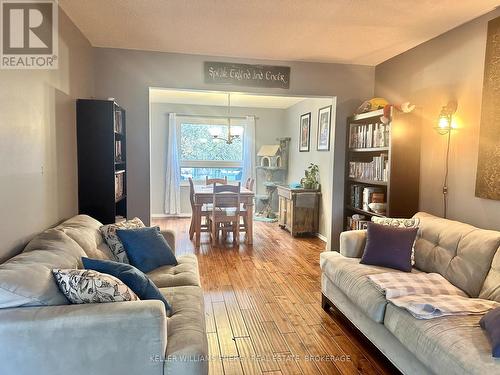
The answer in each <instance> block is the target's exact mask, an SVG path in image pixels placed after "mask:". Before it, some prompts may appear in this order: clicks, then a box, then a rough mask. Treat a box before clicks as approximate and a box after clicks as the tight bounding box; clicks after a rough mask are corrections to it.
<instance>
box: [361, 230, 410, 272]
mask: <svg viewBox="0 0 500 375" xmlns="http://www.w3.org/2000/svg"><path fill="white" fill-rule="evenodd" d="M416 235H417V228H399V227H393V226H388V225H381V224H376V223H368V229H367V235H366V246H365V251H364V252H363V256H362V257H361V261H360V263H361V264H370V265H373V266H381V267H388V268H394V269H396V270H400V271H404V272H411V268H412V267H411V253H412V249H413V243H414V242H415V236H416Z"/></svg>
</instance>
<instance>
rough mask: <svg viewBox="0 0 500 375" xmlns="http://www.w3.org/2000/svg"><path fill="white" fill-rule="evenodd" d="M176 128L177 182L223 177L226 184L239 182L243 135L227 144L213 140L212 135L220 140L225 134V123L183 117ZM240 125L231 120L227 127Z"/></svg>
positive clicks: (226, 132)
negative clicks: (178, 164) (227, 182)
mask: <svg viewBox="0 0 500 375" xmlns="http://www.w3.org/2000/svg"><path fill="white" fill-rule="evenodd" d="M178 126H179V133H178V134H180V137H179V141H180V142H179V154H180V155H179V162H180V166H181V180H182V181H187V179H188V177H191V178H192V179H193V180H205V177H206V176H208V178H224V176H227V179H228V180H230V181H240V180H241V178H242V172H243V136H244V135H243V136H242V137H239V138H235V139H234V140H233V143H231V144H229V145H228V144H227V143H226V142H225V141H223V140H220V139H214V138H213V136H212V134H213V132H216V133H218V134H220V137H221V138H226V139H227V135H228V125H227V123H226V121H225V120H223V119H221V120H216V121H214V120H208V119H206V120H204V119H195V120H193V119H191V118H184V119H182V121H180V123H179V124H178ZM233 126H234V127H240V130H241V127H243V126H244V123H243V121H236V120H231V128H233Z"/></svg>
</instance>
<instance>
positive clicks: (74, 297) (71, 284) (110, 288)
mask: <svg viewBox="0 0 500 375" xmlns="http://www.w3.org/2000/svg"><path fill="white" fill-rule="evenodd" d="M52 273H53V275H54V278H55V279H56V282H57V285H58V286H59V289H60V290H61V292H63V293H64V295H65V296H66V298H68V300H69V301H70V302H71V303H75V304H81V303H107V302H124V301H139V297H137V295H136V294H135V293H134V292H133V291H132V290H130V289H129V287H128V286H126V285H125V284H124V283H123V282H121V281H120V280H118V279H117V278H116V277H114V276H111V275H107V274H104V273H100V272H97V271H93V270H80V269H53V270H52Z"/></svg>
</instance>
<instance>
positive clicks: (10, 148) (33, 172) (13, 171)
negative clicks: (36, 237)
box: [0, 11, 94, 260]
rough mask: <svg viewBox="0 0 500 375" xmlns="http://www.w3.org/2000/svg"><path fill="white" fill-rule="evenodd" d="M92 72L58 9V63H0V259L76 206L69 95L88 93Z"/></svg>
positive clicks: (81, 43)
mask: <svg viewBox="0 0 500 375" xmlns="http://www.w3.org/2000/svg"><path fill="white" fill-rule="evenodd" d="M93 75H94V72H93V63H92V50H91V47H90V45H89V43H88V41H87V40H86V39H85V38H84V37H83V36H82V34H81V33H80V31H79V30H78V29H77V28H76V27H75V26H74V25H73V23H72V22H71V21H70V20H69V19H68V17H66V15H65V14H64V13H63V12H62V11H61V12H60V13H59V69H58V70H54V71H48V70H0V222H2V226H1V229H0V239H1V241H0V260H4V259H5V258H7V257H9V256H11V255H13V254H15V253H16V252H18V251H19V250H20V248H21V247H22V246H23V244H24V243H25V242H26V241H27V240H28V239H29V238H30V237H31V236H32V235H33V234H35V233H37V232H39V231H41V230H43V229H45V228H47V227H49V226H52V225H54V224H56V223H58V222H59V221H61V220H62V219H65V218H68V217H70V216H73V215H75V214H76V213H77V169H76V127H75V99H76V98H79V97H89V96H90V95H92V93H93Z"/></svg>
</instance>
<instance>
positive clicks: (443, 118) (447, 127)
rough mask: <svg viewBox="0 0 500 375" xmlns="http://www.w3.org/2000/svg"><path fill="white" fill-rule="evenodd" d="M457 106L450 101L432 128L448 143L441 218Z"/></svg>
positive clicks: (445, 196) (445, 194)
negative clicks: (446, 139)
mask: <svg viewBox="0 0 500 375" xmlns="http://www.w3.org/2000/svg"><path fill="white" fill-rule="evenodd" d="M457 107H458V104H457V102H456V101H450V102H448V104H447V105H445V106H444V107H443V108H441V112H440V113H439V117H438V121H437V126H436V127H435V128H434V129H436V131H437V132H438V133H439V134H441V135H447V136H448V141H447V143H446V161H445V173H444V181H443V211H444V212H443V217H444V218H446V217H447V216H448V172H449V169H450V168H449V166H450V143H451V131H452V130H453V129H454V126H453V115H454V114H455V112H456V111H457Z"/></svg>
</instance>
